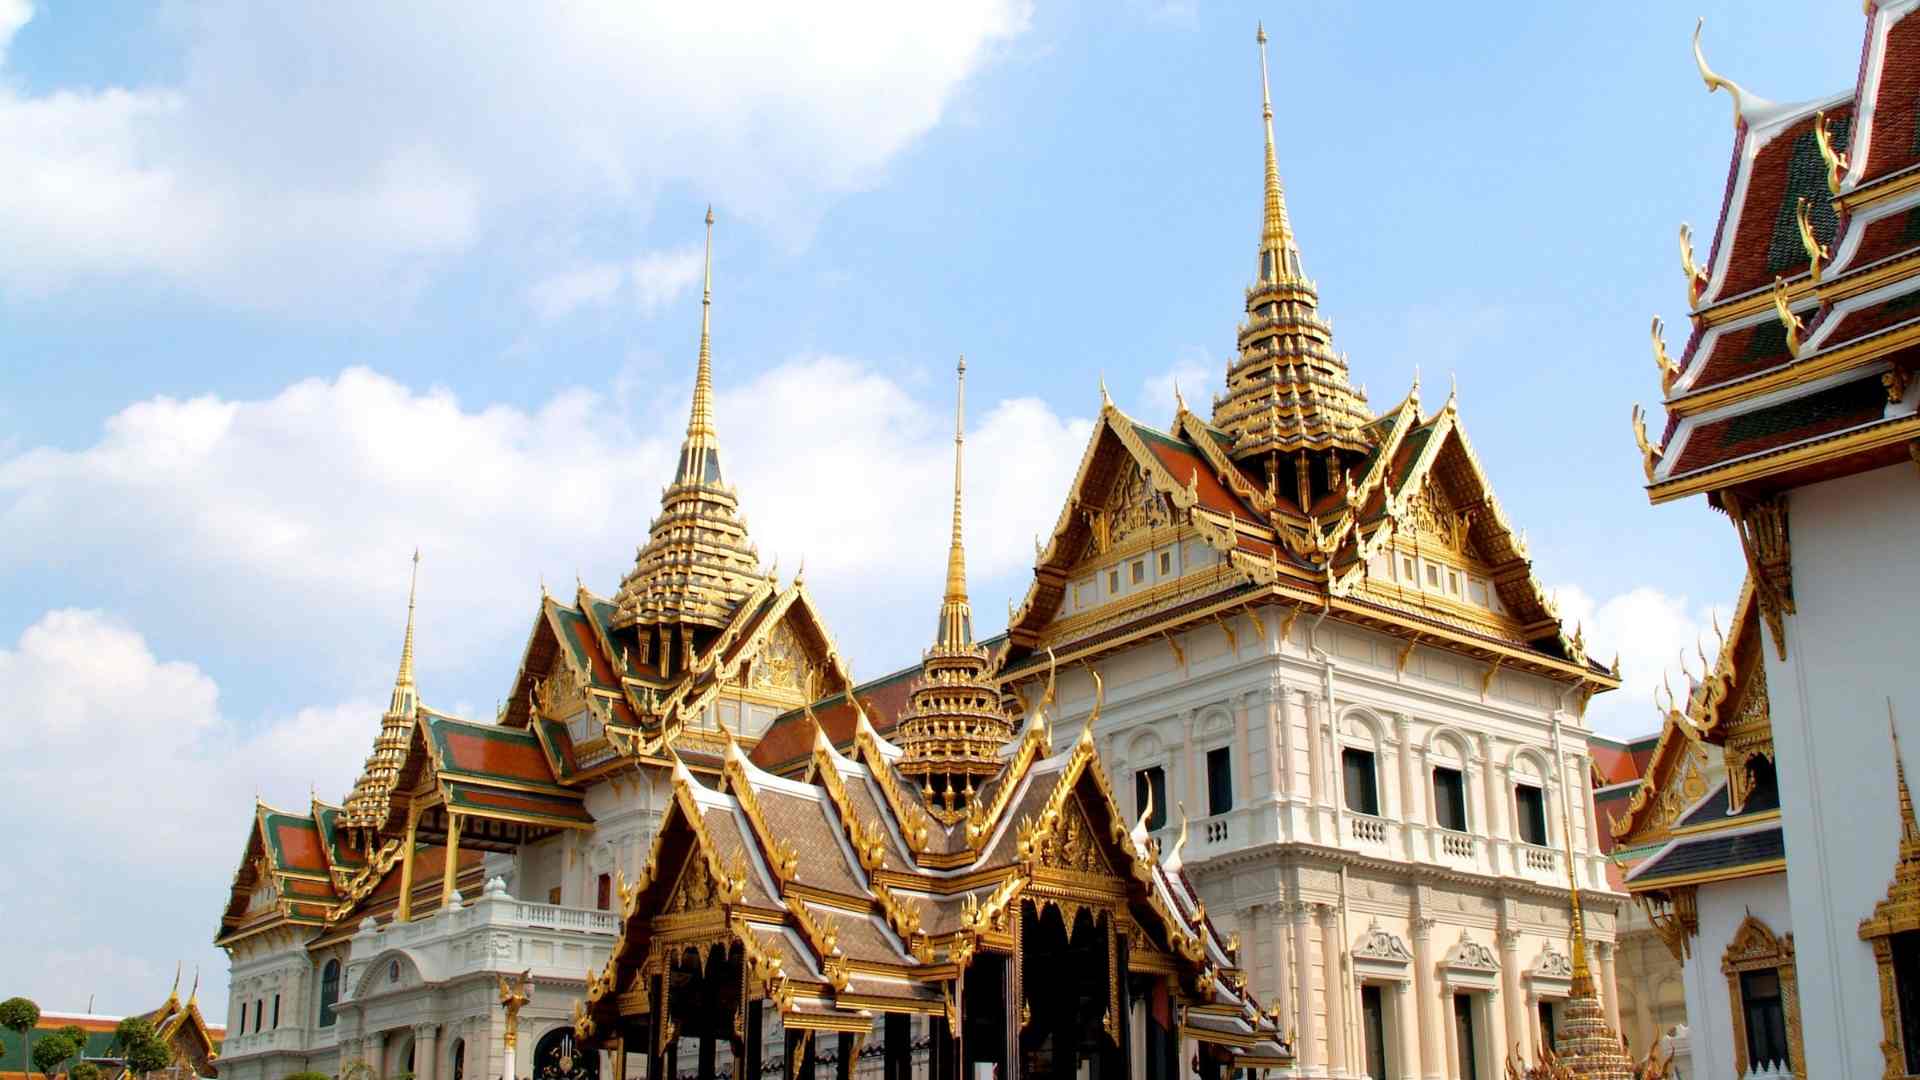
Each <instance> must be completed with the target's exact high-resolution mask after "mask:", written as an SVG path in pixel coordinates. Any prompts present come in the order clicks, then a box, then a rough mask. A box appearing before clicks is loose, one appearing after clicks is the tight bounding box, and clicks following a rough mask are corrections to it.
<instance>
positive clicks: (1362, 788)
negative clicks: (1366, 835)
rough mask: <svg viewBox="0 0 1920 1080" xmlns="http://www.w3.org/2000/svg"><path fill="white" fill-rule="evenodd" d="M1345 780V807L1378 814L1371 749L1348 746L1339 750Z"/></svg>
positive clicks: (1360, 812)
mask: <svg viewBox="0 0 1920 1080" xmlns="http://www.w3.org/2000/svg"><path fill="white" fill-rule="evenodd" d="M1340 763H1341V765H1342V766H1344V768H1345V771H1346V780H1347V809H1349V810H1351V811H1353V812H1354V813H1356V814H1371V815H1373V816H1374V817H1379V816H1380V786H1379V782H1378V779H1377V777H1376V775H1375V773H1374V771H1373V751H1371V750H1355V749H1354V748H1352V747H1348V748H1347V749H1345V750H1342V751H1341V752H1340Z"/></svg>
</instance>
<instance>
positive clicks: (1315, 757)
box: [1300, 690, 1325, 832]
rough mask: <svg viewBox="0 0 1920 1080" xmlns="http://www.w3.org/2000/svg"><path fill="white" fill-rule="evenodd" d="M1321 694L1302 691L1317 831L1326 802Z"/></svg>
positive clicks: (1309, 785)
mask: <svg viewBox="0 0 1920 1080" xmlns="http://www.w3.org/2000/svg"><path fill="white" fill-rule="evenodd" d="M1319 702H1320V695H1318V694H1315V693H1313V692H1311V691H1308V690H1302V691H1300V715H1301V717H1302V718H1304V719H1305V720H1306V722H1307V796H1308V797H1309V798H1310V799H1312V800H1313V807H1312V813H1313V820H1314V829H1315V830H1316V832H1317V831H1318V829H1319V822H1320V808H1321V806H1322V804H1323V803H1324V802H1325V798H1324V796H1323V795H1322V794H1321V792H1322V791H1323V790H1324V788H1325V784H1324V783H1323V781H1322V780H1321V777H1320V757H1321V753H1322V751H1321V748H1320V743H1321V739H1320V705H1319Z"/></svg>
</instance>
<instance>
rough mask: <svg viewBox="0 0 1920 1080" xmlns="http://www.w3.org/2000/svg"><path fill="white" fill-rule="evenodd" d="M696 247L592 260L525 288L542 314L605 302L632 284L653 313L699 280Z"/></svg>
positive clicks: (644, 308) (639, 302) (558, 314)
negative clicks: (624, 258)
mask: <svg viewBox="0 0 1920 1080" xmlns="http://www.w3.org/2000/svg"><path fill="white" fill-rule="evenodd" d="M703 257H704V256H703V253H702V251H701V249H700V248H698V247H683V248H677V249H673V250H669V251H649V252H646V253H644V254H642V255H639V256H637V257H635V258H633V259H631V260H629V261H628V262H626V263H624V264H622V263H616V262H593V263H587V264H585V265H582V266H577V267H573V268H572V269H568V270H563V271H560V272H559V273H556V274H552V275H550V276H548V277H546V278H543V279H541V280H540V281H538V282H536V283H535V284H534V286H533V288H531V289H530V290H528V293H527V299H528V300H529V301H530V302H531V303H532V304H533V308H534V311H536V312H537V313H539V315H540V317H541V318H542V319H547V320H554V319H562V318H565V317H567V316H568V315H572V314H573V313H574V312H576V311H579V310H581V309H582V308H588V307H605V306H606V305H608V304H611V303H613V302H614V301H615V300H616V299H618V298H619V296H620V294H621V291H622V289H623V288H627V287H630V288H631V289H632V292H633V301H634V303H635V305H636V306H637V307H639V309H640V310H641V312H643V313H645V314H648V315H651V314H653V313H654V312H656V311H658V310H660V309H661V308H663V307H665V306H666V305H668V304H670V303H672V302H673V301H675V300H677V299H679V298H680V295H681V294H682V293H684V292H686V291H687V290H688V289H689V288H691V287H693V285H694V284H695V283H697V282H698V281H699V280H700V274H701V270H702V267H703V263H702V259H703Z"/></svg>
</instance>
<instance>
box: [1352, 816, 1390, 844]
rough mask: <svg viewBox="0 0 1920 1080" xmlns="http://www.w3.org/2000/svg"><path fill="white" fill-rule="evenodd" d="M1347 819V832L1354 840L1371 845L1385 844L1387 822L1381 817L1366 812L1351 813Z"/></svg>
mask: <svg viewBox="0 0 1920 1080" xmlns="http://www.w3.org/2000/svg"><path fill="white" fill-rule="evenodd" d="M1347 821H1348V822H1349V823H1350V824H1349V825H1348V832H1349V834H1350V835H1351V838H1352V839H1353V840H1354V842H1356V843H1359V844H1363V845H1368V846H1371V847H1385V846H1386V844H1387V823H1386V821H1384V820H1383V819H1381V818H1377V817H1372V816H1369V815H1366V814H1352V815H1350V816H1349V817H1348V818H1347Z"/></svg>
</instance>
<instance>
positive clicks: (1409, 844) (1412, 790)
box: [1393, 713, 1426, 859]
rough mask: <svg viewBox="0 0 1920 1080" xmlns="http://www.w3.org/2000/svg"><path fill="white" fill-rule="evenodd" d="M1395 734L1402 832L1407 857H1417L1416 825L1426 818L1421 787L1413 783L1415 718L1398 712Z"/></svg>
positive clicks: (1395, 721) (1394, 721)
mask: <svg viewBox="0 0 1920 1080" xmlns="http://www.w3.org/2000/svg"><path fill="white" fill-rule="evenodd" d="M1393 734H1394V737H1395V738H1397V739H1399V740H1400V834H1401V836H1402V837H1404V838H1405V847H1406V853H1407V858H1409V859H1415V858H1418V857H1419V855H1418V853H1417V852H1416V851H1415V846H1414V845H1415V839H1414V836H1415V834H1416V832H1417V831H1418V830H1416V829H1415V828H1414V825H1415V824H1416V823H1418V822H1420V821H1423V820H1425V817H1426V815H1425V812H1424V811H1425V807H1423V806H1422V805H1421V803H1420V798H1419V789H1418V788H1416V787H1414V785H1413V720H1412V718H1410V717H1409V716H1407V714H1406V713H1396V714H1395V715H1394V718H1393Z"/></svg>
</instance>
